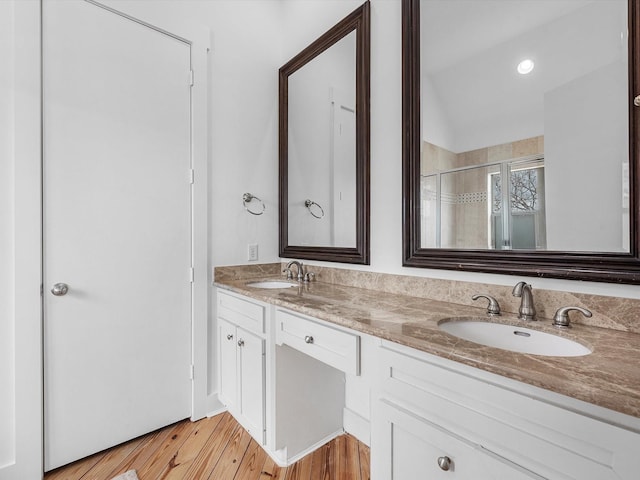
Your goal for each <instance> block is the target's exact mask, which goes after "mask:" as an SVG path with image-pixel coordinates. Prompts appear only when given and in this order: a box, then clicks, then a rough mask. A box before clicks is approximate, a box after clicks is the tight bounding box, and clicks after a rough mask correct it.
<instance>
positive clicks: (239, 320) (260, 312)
mask: <svg viewBox="0 0 640 480" xmlns="http://www.w3.org/2000/svg"><path fill="white" fill-rule="evenodd" d="M218 317H220V318H223V319H225V320H227V321H229V322H231V323H234V324H235V325H237V326H239V327H242V328H244V329H245V330H248V331H250V332H254V333H260V334H262V333H264V331H265V329H264V328H265V307H264V306H262V305H259V304H257V303H253V302H251V301H249V300H245V299H243V298H240V297H237V296H235V295H233V294H230V293H227V292H223V291H221V290H218Z"/></svg>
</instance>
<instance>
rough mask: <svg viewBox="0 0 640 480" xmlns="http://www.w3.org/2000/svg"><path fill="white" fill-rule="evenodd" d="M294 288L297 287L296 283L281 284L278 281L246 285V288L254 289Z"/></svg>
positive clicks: (281, 282)
mask: <svg viewBox="0 0 640 480" xmlns="http://www.w3.org/2000/svg"><path fill="white" fill-rule="evenodd" d="M295 286H297V284H296V283H291V282H283V281H280V280H265V281H263V282H250V283H247V287H254V288H290V287H295Z"/></svg>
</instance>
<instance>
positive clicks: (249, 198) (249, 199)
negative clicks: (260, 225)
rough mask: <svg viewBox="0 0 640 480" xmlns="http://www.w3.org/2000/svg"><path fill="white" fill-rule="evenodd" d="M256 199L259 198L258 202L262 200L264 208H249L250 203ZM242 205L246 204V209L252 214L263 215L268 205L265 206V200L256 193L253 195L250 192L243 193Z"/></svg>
mask: <svg viewBox="0 0 640 480" xmlns="http://www.w3.org/2000/svg"><path fill="white" fill-rule="evenodd" d="M254 200H257V201H258V202H260V203H261V204H262V210H260V211H259V212H256V211H254V210H251V209H250V208H249V204H250V203H251V202H252V201H254ZM242 205H244V209H245V210H246V211H247V212H249V213H250V214H251V215H262V214H263V213H264V211H265V210H266V209H267V207H265V205H264V202H263V201H262V200H260V199H259V198H258V197H256V196H255V195H252V194H250V193H245V194H243V195H242Z"/></svg>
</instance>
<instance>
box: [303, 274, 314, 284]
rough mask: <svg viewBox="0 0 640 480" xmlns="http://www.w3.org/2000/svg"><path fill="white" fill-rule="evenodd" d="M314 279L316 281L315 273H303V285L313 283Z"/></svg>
mask: <svg viewBox="0 0 640 480" xmlns="http://www.w3.org/2000/svg"><path fill="white" fill-rule="evenodd" d="M315 279H316V274H315V273H313V272H307V273H305V274H304V280H303V282H305V283H309V282H312V281H314V280H315Z"/></svg>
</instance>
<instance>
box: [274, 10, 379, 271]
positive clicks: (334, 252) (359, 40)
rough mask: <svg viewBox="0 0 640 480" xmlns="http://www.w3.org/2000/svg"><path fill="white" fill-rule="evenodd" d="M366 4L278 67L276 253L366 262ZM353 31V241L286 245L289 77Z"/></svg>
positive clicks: (368, 25) (368, 175)
mask: <svg viewBox="0 0 640 480" xmlns="http://www.w3.org/2000/svg"><path fill="white" fill-rule="evenodd" d="M370 23H371V22H370V7H369V2H368V1H367V2H365V3H364V4H363V5H361V6H360V7H358V8H357V9H356V10H354V11H353V12H352V13H350V14H349V15H348V16H347V17H345V18H344V19H343V20H341V21H340V22H339V23H337V24H336V25H335V26H334V27H332V28H331V29H329V30H328V31H327V32H326V33H325V34H324V35H322V36H321V37H320V38H318V39H317V40H316V41H314V42H313V43H312V44H311V45H309V46H308V47H307V48H305V49H304V50H303V51H302V52H300V53H299V54H297V55H296V56H295V57H293V58H292V59H291V60H289V61H288V62H287V63H286V64H285V65H283V66H282V67H281V68H280V70H279V128H278V129H279V170H280V174H279V204H280V205H279V220H280V221H279V229H280V235H279V253H280V257H287V258H303V259H310V260H324V261H330V262H344V263H357V264H364V265H368V264H369V248H370V247H369V245H370V221H369V218H370V214H369V208H370V206H369V205H370V186H369V184H370V181H369V178H370V171H369V169H370V105H369V98H370V72H371V61H370V38H371V36H370ZM353 31H355V32H356V65H355V67H356V225H355V228H356V246H355V247H353V248H350V247H320V246H315V247H314V246H297V245H289V217H288V202H289V199H288V196H289V195H288V190H289V168H288V166H289V151H288V144H289V138H288V137H289V128H288V79H289V76H290V75H291V74H293V73H294V72H296V71H297V70H298V69H300V68H302V67H303V66H304V65H306V64H307V63H309V62H310V61H311V60H313V59H314V58H315V57H317V56H318V55H320V54H321V53H322V52H324V51H325V50H327V49H328V48H330V47H331V46H333V45H334V44H335V43H337V42H338V41H340V40H341V39H342V38H344V37H346V36H347V35H348V34H350V33H351V32H353Z"/></svg>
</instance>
